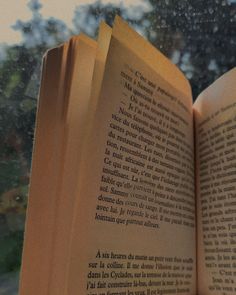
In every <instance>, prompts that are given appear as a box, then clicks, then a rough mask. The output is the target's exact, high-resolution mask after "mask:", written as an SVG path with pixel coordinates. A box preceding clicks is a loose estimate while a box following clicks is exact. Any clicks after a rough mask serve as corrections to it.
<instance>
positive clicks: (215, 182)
mask: <svg viewBox="0 0 236 295" xmlns="http://www.w3.org/2000/svg"><path fill="white" fill-rule="evenodd" d="M194 113H195V128H196V166H197V204H198V214H197V216H198V259H197V261H198V294H199V295H208V294H209V295H232V294H236V69H233V70H231V71H230V72H228V73H227V74H225V75H224V76H222V77H221V78H220V79H218V80H217V81H216V82H215V83H213V84H212V85H211V86H210V87H209V88H207V89H206V90H205V91H204V92H203V93H202V94H201V95H200V96H199V97H198V98H197V100H196V103H195V104H194Z"/></svg>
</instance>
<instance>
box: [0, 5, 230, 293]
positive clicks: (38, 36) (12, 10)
mask: <svg viewBox="0 0 236 295" xmlns="http://www.w3.org/2000/svg"><path fill="white" fill-rule="evenodd" d="M0 11H1V20H0V24H1V30H0V295H15V294H17V289H18V277H19V270H20V265H21V252H22V245H23V235H24V220H25V212H26V207H27V192H28V183H29V178H30V163H31V152H32V143H33V135H34V121H35V112H36V107H37V94H38V88H39V81H40V69H41V60H42V56H43V54H44V52H45V51H46V50H47V49H48V48H50V47H53V46H55V45H58V44H60V43H61V42H63V41H65V40H67V39H68V38H69V37H70V36H71V35H74V34H78V33H80V32H84V33H86V34H87V35H89V36H91V37H93V38H96V36H97V32H98V24H99V22H100V21H101V20H105V21H106V22H107V23H108V24H109V25H112V22H113V19H114V16H115V15H116V14H119V15H120V16H122V17H123V18H124V19H125V20H126V21H128V22H129V23H130V25H131V26H133V27H134V28H135V29H136V30H137V31H138V32H139V33H140V34H142V35H143V36H145V37H146V38H147V39H148V40H149V41H150V42H152V43H153V44H154V46H156V47H157V48H159V49H160V50H161V51H162V52H163V53H164V54H165V55H167V56H168V57H169V58H170V59H171V60H172V61H173V62H174V63H175V64H177V66H178V67H179V68H180V69H181V70H182V71H183V72H184V73H185V75H186V77H187V78H188V79H189V80H190V83H191V85H192V91H193V98H194V99H195V98H196V96H197V94H199V93H200V92H201V90H203V89H204V88H206V87H207V86H208V85H209V84H211V83H212V82H213V81H214V80H215V79H216V78H217V77H219V76H220V75H222V74H223V73H224V72H226V71H227V70H229V69H231V68H232V67H233V66H235V59H236V1H235V0H182V1H179V0H139V1H138V0H129V1H123V2H121V1H115V0H114V1H96V2H95V1H92V0H91V1H86V0H77V1H76V0H66V1H63V0H60V1H58V0H41V1H40V0H30V1H27V0H17V1H16V0H8V1H4V0H0Z"/></svg>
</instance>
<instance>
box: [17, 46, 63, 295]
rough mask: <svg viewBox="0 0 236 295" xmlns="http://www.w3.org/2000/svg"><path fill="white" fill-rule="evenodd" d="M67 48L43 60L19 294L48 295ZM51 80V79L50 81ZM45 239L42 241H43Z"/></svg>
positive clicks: (56, 51)
mask: <svg viewBox="0 0 236 295" xmlns="http://www.w3.org/2000/svg"><path fill="white" fill-rule="evenodd" d="M66 57H67V44H64V45H63V46H60V47H56V48H53V49H51V50H49V51H48V52H47V54H46V55H45V57H44V62H43V69H42V81H41V89H40V95H39V104H38V111H37V118H36V127H35V131H36V132H35V141H34V148H33V160H32V168H31V180H30V188H29V199H28V205H27V217H26V225H25V236H24V248H23V257H22V266H21V275H20V294H22V295H28V294H34V292H35V286H40V289H39V290H38V292H37V294H47V289H48V284H49V276H50V275H49V274H50V267H51V257H52V251H53V250H52V249H53V241H54V239H53V237H54V236H53V234H54V225H55V224H54V221H55V213H56V205H57V192H56V188H57V183H58V179H59V177H60V173H61V168H62V166H61V164H62V163H61V162H60V161H58V158H60V157H61V155H62V151H63V136H62V134H63V132H62V130H63V124H62V122H63V120H62V117H63V87H64V82H63V81H64V77H65V64H66ZM52 77H53V79H52ZM42 237H44V238H42Z"/></svg>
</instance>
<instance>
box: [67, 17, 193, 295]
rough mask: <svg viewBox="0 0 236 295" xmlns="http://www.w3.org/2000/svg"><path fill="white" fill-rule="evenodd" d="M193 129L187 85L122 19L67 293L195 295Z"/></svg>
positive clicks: (81, 190) (85, 166)
mask: <svg viewBox="0 0 236 295" xmlns="http://www.w3.org/2000/svg"><path fill="white" fill-rule="evenodd" d="M173 77H176V79H175V80H173V81H172V78H173ZM171 81H172V82H173V83H171ZM192 123H193V120H192V98H191V91H190V90H189V85H188V83H187V81H186V80H185V78H184V77H183V76H182V74H181V73H180V72H179V71H178V70H177V69H176V68H175V67H174V66H173V65H172V64H171V63H170V62H169V61H167V59H165V58H164V57H163V56H162V55H161V54H160V53H159V52H157V51H156V50H155V49H154V48H153V47H151V45H148V43H147V42H146V41H144V40H143V39H142V38H141V37H140V36H138V35H137V34H136V33H134V32H133V31H132V30H131V29H130V28H129V27H128V26H127V25H126V24H124V23H123V22H122V21H120V20H119V19H116V24H115V28H114V29H113V33H112V38H111V42H110V48H109V52H108V56H107V61H106V66H105V72H104V77H103V82H102V87H101V93H100V96H99V102H98V106H97V110H96V113H95V118H94V124H93V129H92V132H91V134H90V137H89V141H88V145H87V152H86V154H85V155H84V156H83V159H82V161H81V169H82V171H83V174H82V175H81V177H80V179H79V181H78V202H77V205H76V207H75V212H76V215H75V220H74V224H73V235H72V239H71V253H70V259H69V272H68V278H67V279H68V283H67V289H66V290H65V293H64V294H70V295H75V294H78V293H79V294H81V295H85V294H86V295H90V294H94V295H99V294H104V295H105V294H106V295H111V294H120V295H121V294H122V295H124V294H126V295H128V294H129V295H131V294H132V295H134V294H140V295H149V294H153V295H155V294H181V295H190V294H192V295H193V294H195V292H196V289H195V275H196V272H195V266H196V261H195V257H196V255H195V254H196V245H195V196H194V167H193V162H194V161H193V124H192Z"/></svg>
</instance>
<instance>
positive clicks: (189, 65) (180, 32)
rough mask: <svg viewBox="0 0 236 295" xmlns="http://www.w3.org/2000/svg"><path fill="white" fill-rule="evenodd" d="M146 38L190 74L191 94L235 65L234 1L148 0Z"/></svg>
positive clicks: (235, 8)
mask: <svg viewBox="0 0 236 295" xmlns="http://www.w3.org/2000/svg"><path fill="white" fill-rule="evenodd" d="M149 2H150V4H151V5H152V7H153V8H152V10H151V11H149V12H148V13H146V14H145V15H144V18H145V19H146V20H147V21H148V22H147V26H146V30H145V31H146V35H147V37H148V39H149V40H150V41H151V42H152V43H153V44H154V45H155V46H156V47H158V48H160V50H161V51H162V52H164V53H165V54H166V55H167V56H169V57H171V58H172V59H173V61H174V62H175V63H177V65H178V66H179V67H180V68H181V69H182V71H183V72H184V73H185V74H186V76H187V77H188V78H189V80H190V83H191V85H192V89H193V94H194V97H195V98H196V96H197V95H198V94H199V93H200V92H201V91H202V90H203V89H205V88H206V87H207V86H208V85H209V84H211V83H212V82H213V81H214V80H215V79H216V78H217V77H219V76H220V75H222V74H223V73H225V72H226V71H227V70H229V69H230V68H232V67H233V66H234V65H235V61H236V56H235V52H236V42H235V31H236V3H235V1H229V0H209V1H204V0H199V1H194V0H190V1H189V0H183V1H178V0H159V1H155V0H149Z"/></svg>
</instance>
